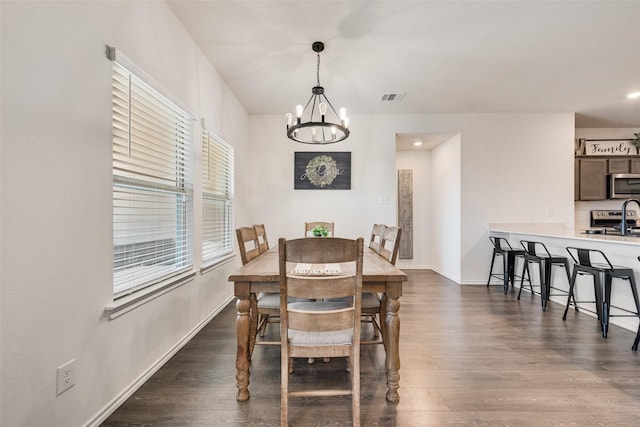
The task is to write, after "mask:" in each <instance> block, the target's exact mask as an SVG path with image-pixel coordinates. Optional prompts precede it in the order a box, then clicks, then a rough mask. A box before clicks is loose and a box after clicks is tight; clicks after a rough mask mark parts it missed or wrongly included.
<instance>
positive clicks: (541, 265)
mask: <svg viewBox="0 0 640 427" xmlns="http://www.w3.org/2000/svg"><path fill="white" fill-rule="evenodd" d="M545 264H546V261H542V260H540V261H538V273H539V275H540V303H541V304H542V309H543V310H544V309H545V301H546V300H547V284H546V281H547V279H546V277H547V274H546V272H547V270H549V269H548V268H545Z"/></svg>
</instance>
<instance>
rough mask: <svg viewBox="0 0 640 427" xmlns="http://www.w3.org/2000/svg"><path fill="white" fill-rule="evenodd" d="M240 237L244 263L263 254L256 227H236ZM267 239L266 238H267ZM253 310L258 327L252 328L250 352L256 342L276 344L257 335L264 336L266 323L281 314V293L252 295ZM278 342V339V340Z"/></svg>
mask: <svg viewBox="0 0 640 427" xmlns="http://www.w3.org/2000/svg"><path fill="white" fill-rule="evenodd" d="M236 236H237V237H238V247H239V249H240V258H241V259H242V265H245V264H247V263H248V262H250V261H252V260H254V259H255V258H257V257H258V256H260V255H261V252H260V242H259V240H258V234H257V233H256V230H255V227H240V228H238V229H236ZM265 240H266V239H265ZM251 311H252V313H253V314H252V315H253V316H257V318H258V320H257V328H256V330H252V333H251V338H250V342H251V345H250V350H249V352H250V353H253V348H254V346H255V345H256V344H274V343H275V342H273V341H256V335H258V334H259V335H260V337H264V334H265V330H266V324H267V322H268V321H269V318H272V319H273V316H279V315H280V295H279V294H278V293H266V292H260V293H259V294H258V295H256V296H252V297H251ZM276 342H278V341H276Z"/></svg>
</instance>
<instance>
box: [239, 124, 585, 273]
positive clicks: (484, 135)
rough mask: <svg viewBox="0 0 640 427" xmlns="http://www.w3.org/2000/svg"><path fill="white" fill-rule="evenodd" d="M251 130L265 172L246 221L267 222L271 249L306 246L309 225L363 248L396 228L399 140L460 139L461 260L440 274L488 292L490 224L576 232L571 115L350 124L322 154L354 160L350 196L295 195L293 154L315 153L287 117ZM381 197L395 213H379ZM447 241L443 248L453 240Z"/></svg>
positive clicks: (383, 208) (253, 188)
mask: <svg viewBox="0 0 640 427" xmlns="http://www.w3.org/2000/svg"><path fill="white" fill-rule="evenodd" d="M249 122H250V125H249V127H250V130H249V140H250V143H249V144H250V147H249V150H250V153H251V154H250V159H249V161H250V163H249V165H248V169H246V170H251V171H259V172H250V173H251V177H250V178H248V177H245V178H244V179H247V180H249V179H250V180H251V185H250V187H248V196H249V198H250V199H251V200H252V201H251V202H250V203H251V209H249V211H248V213H247V216H246V217H245V218H243V220H244V222H246V223H254V222H256V221H259V222H264V223H265V224H266V225H267V229H268V230H273V231H272V232H270V239H272V240H275V239H273V236H275V238H276V239H277V237H279V236H284V237H299V236H301V235H302V231H303V223H304V222H305V221H307V220H312V219H317V220H325V219H326V220H330V221H335V222H336V234H339V235H343V236H346V237H358V236H363V237H365V238H366V237H368V236H369V234H370V232H371V227H372V225H373V224H374V223H377V222H383V223H390V224H394V223H396V207H395V203H394V202H393V201H395V199H396V181H397V178H396V160H395V153H394V150H395V134H396V133H452V134H457V133H460V210H459V211H460V236H459V238H458V239H459V242H460V243H459V244H460V250H459V252H460V256H459V258H460V259H459V260H449V259H447V260H444V261H443V262H442V266H441V268H442V270H441V273H442V274H445V275H447V276H451V277H459V278H460V282H461V283H465V284H481V283H486V277H487V275H488V270H489V259H490V255H491V252H490V243H489V240H488V233H487V224H488V223H490V222H559V223H564V224H566V225H567V226H569V227H572V226H573V139H574V116H573V114H572V113H555V114H425V115H391V116H353V117H352V118H351V124H350V127H351V136H350V137H349V139H347V140H346V141H344V142H341V143H337V144H335V145H330V146H328V147H324V149H326V150H327V151H351V152H352V153H353V154H352V189H351V190H350V191H348V190H340V191H335V190H293V153H294V151H305V150H307V151H310V150H311V149H310V148H309V147H308V146H303V145H302V144H295V143H293V142H291V141H289V140H287V138H286V136H285V133H284V125H283V120H282V117H281V116H280V115H277V116H276V115H273V116H270V115H269V116H251V117H250V119H249ZM320 151H321V150H320ZM432 155H433V154H432ZM440 166H442V167H445V166H444V165H439V167H440ZM452 167H455V166H452ZM433 185H435V183H434V184H433ZM454 191H455V190H454ZM380 196H388V197H389V200H390V204H389V205H380V204H379V203H378V201H379V197H380ZM414 203H415V200H414ZM451 206H453V205H452V204H451V203H450V204H447V208H444V207H438V206H433V208H432V209H434V211H431V212H430V213H429V215H435V216H434V217H437V216H438V215H440V216H442V217H444V216H445V215H447V214H448V213H450V212H451V210H450V209H451ZM438 209H448V210H446V211H438ZM414 226H415V227H422V225H418V224H415V223H414ZM436 227H440V225H438V224H436ZM424 229H426V228H424ZM298 230H299V232H298ZM446 234H447V235H443V236H442V237H441V239H449V238H450V236H449V235H448V234H449V233H448V232H447V233H446ZM420 238H425V239H433V238H434V236H430V235H428V234H427V235H425V236H418V235H415V233H414V240H417V239H420ZM456 238H457V237H454V239H456ZM443 244H444V243H443V242H442V241H439V242H435V243H434V246H433V247H434V248H437V247H442V245H443ZM450 250H451V253H455V252H456V251H457V250H456V249H450ZM447 253H448V252H447ZM458 266H459V267H458ZM439 268H440V267H439ZM458 268H459V269H460V271H458ZM449 270H450V271H449Z"/></svg>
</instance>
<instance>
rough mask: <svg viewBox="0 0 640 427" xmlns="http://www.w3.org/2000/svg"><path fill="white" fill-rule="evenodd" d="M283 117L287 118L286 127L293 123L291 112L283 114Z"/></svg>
mask: <svg viewBox="0 0 640 427" xmlns="http://www.w3.org/2000/svg"><path fill="white" fill-rule="evenodd" d="M285 117H286V119H287V128H288V127H289V126H291V125H292V124H293V114H291V113H287V114H285Z"/></svg>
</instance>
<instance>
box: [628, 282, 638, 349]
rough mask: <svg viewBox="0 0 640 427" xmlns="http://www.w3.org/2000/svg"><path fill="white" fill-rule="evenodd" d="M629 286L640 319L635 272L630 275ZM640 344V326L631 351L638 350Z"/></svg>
mask: <svg viewBox="0 0 640 427" xmlns="http://www.w3.org/2000/svg"><path fill="white" fill-rule="evenodd" d="M629 286H631V292H632V293H633V300H634V302H635V303H636V314H637V315H638V317H639V318H640V302H639V301H638V288H637V287H636V279H635V277H634V276H633V272H631V273H630V274H629ZM638 342H640V326H638V333H637V334H636V339H635V340H634V341H633V346H631V350H633V351H637V350H638Z"/></svg>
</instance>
